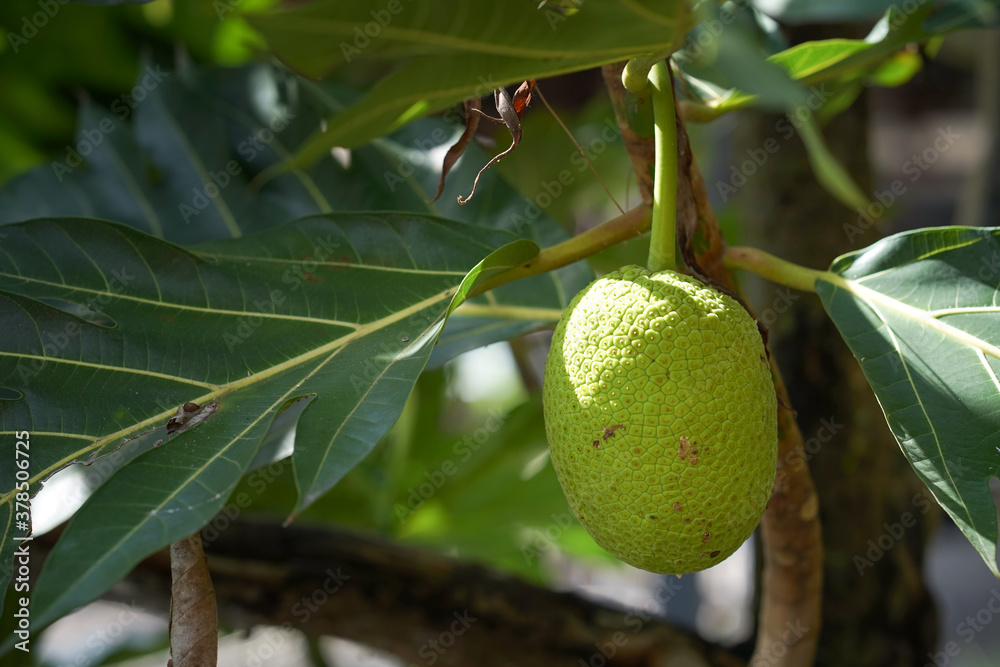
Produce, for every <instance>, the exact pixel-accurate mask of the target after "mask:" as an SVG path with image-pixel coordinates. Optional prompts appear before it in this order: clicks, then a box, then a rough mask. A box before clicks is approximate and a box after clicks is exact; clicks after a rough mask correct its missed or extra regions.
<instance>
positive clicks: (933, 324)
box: [819, 272, 1000, 553]
mask: <svg viewBox="0 0 1000 667" xmlns="http://www.w3.org/2000/svg"><path fill="white" fill-rule="evenodd" d="M819 279H820V280H823V281H826V282H829V283H830V284H832V285H833V286H834V287H837V288H839V289H843V290H845V291H846V292H848V293H849V294H853V295H855V296H856V297H858V298H859V299H861V300H862V301H864V302H865V303H867V304H868V306H869V307H870V308H872V310H873V311H874V312H875V313H876V314H877V315H878V317H879V319H880V320H881V321H882V323H883V324H884V325H885V327H886V331H888V333H889V336H890V338H891V341H892V345H893V348H894V349H895V351H896V353H897V354H898V355H899V358H900V361H901V363H902V365H903V369H904V371H905V372H906V379H907V381H908V382H909V384H910V386H911V387H912V389H913V394H914V396H916V398H917V402H918V404H919V405H920V410H921V412H923V415H924V418H925V419H926V420H927V424H928V425H929V426H930V429H931V434H932V435H933V437H934V444H935V445H936V446H937V450H938V456H939V457H940V460H941V462H942V464H943V465H942V467H943V468H944V470H945V473H946V474H947V475H948V481H949V482H950V483H951V487H952V488H953V489H954V490H955V493H956V494H957V495H958V500H959V501H960V502H961V504H962V510H963V511H964V513H965V518H966V519H967V520H968V523H969V525H970V526H971V525H975V523H976V522H975V521H974V520H973V518H972V514H971V512H970V511H969V506H968V503H967V502H966V500H965V497H964V496H963V494H962V490H961V488H960V487H959V485H958V484H957V483H956V482H955V478H954V477H953V476H952V473H951V467H950V466H948V465H947V464H946V461H947V459H946V458H945V455H944V448H943V447H942V444H941V439H940V438H939V437H938V434H937V429H936V428H935V426H934V423H933V421H932V420H931V419H930V416H929V415H928V414H927V410H926V408H925V407H924V403H923V400H922V399H921V397H920V393H919V391H918V390H917V386H916V383H914V381H913V377H912V376H911V375H910V369H909V364H907V362H906V355H905V354H903V350H902V347H901V346H900V345H899V344H898V341H897V340H896V335H895V332H894V331H893V329H892V327H891V326H889V324H888V322H886V321H885V318H884V316H883V315H882V312H881V311H880V310H879V309H878V308H877V307H876V305H875V304H880V305H883V306H885V307H886V308H889V309H890V310H894V311H895V312H897V313H899V314H900V315H902V316H903V317H906V318H909V319H912V320H914V321H916V322H918V323H920V324H923V325H924V326H926V327H928V328H930V329H934V330H935V331H937V332H938V333H941V334H942V335H943V336H945V337H947V338H951V339H952V340H954V341H956V342H958V343H960V344H964V345H966V346H967V347H970V348H972V349H974V350H976V351H977V352H978V353H979V354H981V355H983V356H984V358H985V355H986V354H987V353H989V355H990V356H992V357H994V358H996V359H1000V349H998V348H997V347H996V346H994V345H990V344H989V343H986V342H985V341H982V340H980V339H978V338H976V337H975V336H972V335H971V334H968V333H966V332H964V331H962V330H961V329H958V328H956V327H953V326H951V325H950V324H947V323H945V322H941V321H940V320H939V319H937V318H935V317H933V316H932V315H931V314H930V313H929V312H928V311H924V310H920V309H919V308H915V307H914V306H910V305H908V304H905V303H903V302H901V301H898V300H896V299H893V298H892V297H889V296H887V295H885V294H882V293H881V292H877V291H875V290H873V289H871V288H868V287H865V286H864V285H861V284H860V283H858V282H857V281H855V280H851V279H847V278H843V277H842V276H839V275H837V274H834V273H830V272H826V273H824V274H822V276H821V277H820V278H819ZM993 375H994V382H996V381H997V380H996V374H995V373H994V374H993ZM963 532H964V531H963ZM970 539H971V538H970ZM977 540H978V541H979V543H980V545H981V546H983V547H984V548H985V547H986V545H985V543H984V542H983V540H982V537H981V536H978V534H977ZM980 553H986V552H985V551H983V550H982V549H980Z"/></svg>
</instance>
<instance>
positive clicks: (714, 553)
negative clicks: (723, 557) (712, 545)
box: [709, 551, 722, 558]
mask: <svg viewBox="0 0 1000 667" xmlns="http://www.w3.org/2000/svg"><path fill="white" fill-rule="evenodd" d="M720 553H722V552H721V551H713V552H712V553H711V554H709V555H710V556H711V557H712V558H715V557H716V556H718V555H719V554H720Z"/></svg>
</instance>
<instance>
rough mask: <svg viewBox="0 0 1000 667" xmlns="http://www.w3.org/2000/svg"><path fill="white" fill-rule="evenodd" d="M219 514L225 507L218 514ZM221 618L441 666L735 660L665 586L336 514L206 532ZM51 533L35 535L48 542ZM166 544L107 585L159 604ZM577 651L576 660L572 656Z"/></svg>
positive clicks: (629, 666) (710, 664)
mask: <svg viewBox="0 0 1000 667" xmlns="http://www.w3.org/2000/svg"><path fill="white" fill-rule="evenodd" d="M220 516H221V515H220ZM203 536H206V537H208V536H210V537H212V538H213V539H212V540H211V541H210V542H207V543H206V545H205V554H206V555H207V557H208V568H209V571H210V573H211V577H212V581H213V583H214V586H215V595H216V599H217V601H218V609H219V618H220V621H221V623H222V624H223V625H224V626H228V627H230V628H238V629H239V628H252V627H255V626H270V628H271V629H270V630H268V632H269V633H272V635H269V636H268V637H266V639H267V641H269V643H270V644H272V645H278V644H281V643H284V642H286V641H288V640H289V639H290V638H291V637H292V636H293V633H294V632H296V631H301V632H303V633H305V634H306V635H308V636H311V637H315V636H319V635H332V636H336V637H341V638H343V639H348V640H351V641H355V642H358V643H360V644H364V645H366V646H369V647H372V648H375V649H379V650H382V651H386V652H389V653H392V654H394V655H396V656H397V657H399V658H400V659H401V660H403V661H404V662H406V663H407V664H412V663H415V664H430V663H429V661H430V658H431V657H432V656H433V658H434V660H433V662H434V664H436V665H441V666H444V667H457V666H459V665H477V666H480V667H508V666H511V665H516V666H518V667H579V666H580V665H581V664H584V665H597V664H603V665H607V667H666V666H668V665H690V666H692V667H737V666H739V665H742V664H744V663H743V661H741V660H739V659H738V658H736V657H735V656H734V655H732V654H731V653H729V652H728V651H726V650H725V649H722V648H719V647H717V646H713V645H712V644H709V643H706V642H704V641H702V640H701V639H699V638H698V637H696V636H695V635H693V634H691V633H689V632H687V631H684V630H681V629H677V628H674V627H672V626H670V625H668V624H666V623H664V622H663V621H662V620H659V619H658V618H656V615H655V609H657V608H658V607H659V606H660V604H662V602H663V598H665V599H669V596H670V590H669V581H671V580H668V582H667V585H666V591H665V593H664V594H653V595H651V596H650V600H649V604H648V605H645V604H644V605H641V606H640V608H638V609H635V610H631V611H630V610H626V609H615V608H613V607H609V606H606V605H602V604H598V603H596V602H592V601H589V600H586V599H584V598H581V597H580V596H578V595H575V594H572V593H560V592H557V591H552V590H549V589H547V588H543V587H539V586H534V585H532V584H529V583H526V582H524V581H522V580H520V579H517V578H515V577H511V576H508V575H505V574H502V573H499V572H497V571H495V570H491V569H489V568H486V567H483V566H481V565H476V564H473V563H469V562H466V561H460V560H456V559H453V558H449V557H447V556H443V555H440V554H437V553H433V552H430V551H427V550H424V549H420V548H416V547H413V546H409V545H405V544H401V543H399V542H397V541H390V540H388V539H385V538H381V537H375V536H369V535H362V534H359V533H354V532H349V531H345V530H340V529H334V528H309V527H302V526H297V525H293V526H291V527H288V528H283V527H281V526H280V525H279V524H277V523H263V522H261V521H255V520H248V519H245V518H241V519H240V520H238V521H236V522H234V523H232V524H229V525H228V527H226V528H225V529H224V530H221V531H216V530H215V529H214V528H213V529H210V530H209V531H207V532H205V533H203ZM56 537H57V535H54V534H51V533H50V534H48V535H45V536H42V537H41V538H40V539H39V542H38V544H39V547H41V548H46V547H47V548H51V545H52V544H54V543H55V540H56ZM170 585H171V575H170V557H169V554H168V553H167V551H166V550H164V551H161V552H159V553H157V554H154V555H153V556H150V557H149V558H147V559H146V560H145V561H143V562H142V563H141V564H140V565H139V566H138V567H136V569H135V570H134V571H133V572H132V573H131V574H130V575H129V576H128V577H127V578H126V579H125V580H124V581H123V582H121V583H120V584H118V585H117V586H116V587H115V588H114V589H112V591H111V593H110V594H109V596H108V597H110V598H112V599H118V600H121V601H126V602H131V601H135V602H137V603H138V604H139V605H140V606H143V607H145V608H149V609H161V610H166V608H167V606H168V601H169V596H170ZM581 660H582V661H583V662H582V663H581V662H580V661H581Z"/></svg>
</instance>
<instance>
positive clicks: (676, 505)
mask: <svg viewBox="0 0 1000 667" xmlns="http://www.w3.org/2000/svg"><path fill="white" fill-rule="evenodd" d="M674 509H675V510H677V511H678V512H680V511H681V510H683V509H684V506H683V505H681V504H680V503H679V502H675V503H674Z"/></svg>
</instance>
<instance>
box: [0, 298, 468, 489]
mask: <svg viewBox="0 0 1000 667" xmlns="http://www.w3.org/2000/svg"><path fill="white" fill-rule="evenodd" d="M457 290H458V286H455V287H450V288H448V289H446V290H443V291H441V292H438V293H437V294H435V295H433V296H430V297H428V298H426V299H423V300H422V301H419V302H417V303H415V304H411V305H410V306H407V307H406V308H404V309H402V310H398V311H396V312H394V313H392V314H391V315H387V316H386V317H383V318H381V319H378V320H375V321H373V322H369V323H368V324H364V325H361V326H360V327H359V328H358V329H356V330H354V331H352V332H350V333H348V334H346V335H344V336H342V337H340V338H338V339H336V340H333V341H331V342H329V343H327V344H326V345H323V346H320V347H318V348H315V349H313V350H310V351H309V352H303V353H302V354H300V355H298V356H296V357H292V358H291V359H288V360H286V361H284V362H282V363H280V364H277V365H275V366H271V367H270V368H267V369H265V370H262V371H260V372H258V373H254V374H253V375H251V376H249V377H245V378H240V379H238V380H235V381H233V382H230V383H227V384H224V385H220V386H219V388H218V389H216V390H215V391H212V392H209V393H207V394H204V395H202V396H199V397H195V398H192V399H190V400H191V401H192V402H195V403H205V402H207V401H211V400H213V399H215V398H218V397H220V396H223V395H225V394H227V393H230V392H233V391H236V390H239V389H243V388H245V387H249V386H252V385H254V384H257V383H259V382H263V381H264V380H267V379H269V378H271V377H273V376H275V375H278V374H280V373H282V372H284V371H286V370H289V369H291V368H294V367H295V366H298V365H300V364H303V363H305V362H307V361H310V360H311V359H314V358H316V357H318V356H321V355H323V354H326V353H328V352H333V351H334V350H337V349H338V348H341V347H343V346H345V345H347V344H348V343H351V342H353V341H355V340H357V339H359V338H362V337H364V336H366V335H368V334H369V333H371V332H373V331H377V330H379V329H383V328H385V327H387V326H389V325H390V324H394V323H395V322H398V321H399V320H402V319H404V318H406V317H408V316H410V315H412V314H414V313H417V312H420V311H421V310H423V309H425V308H429V307H430V306H433V305H434V304H436V303H439V302H441V301H444V300H446V299H450V298H451V297H453V296H454V295H455V293H456V292H457ZM174 412H176V408H171V409H169V410H164V411H162V412H160V413H159V414H156V415H153V416H151V417H148V418H147V419H144V420H143V421H141V422H137V423H135V424H133V425H131V426H129V427H127V428H124V429H121V430H119V431H116V432H115V433H111V434H109V435H106V436H103V437H101V438H98V439H96V440H94V441H92V442H91V443H90V444H89V445H88V446H86V447H84V448H82V449H78V450H76V451H74V452H72V453H71V454H69V455H67V456H65V457H63V458H62V459H60V460H59V461H56V462H54V463H52V464H50V465H48V466H46V467H45V468H44V469H43V470H40V471H39V472H38V473H36V474H35V475H34V476H32V477H31V478H30V479H29V480H28V483H29V484H31V485H33V484H35V483H37V482H39V481H41V480H42V479H45V478H46V477H48V476H49V475H51V474H52V473H54V472H56V471H58V470H60V469H62V468H63V467H65V466H67V465H70V464H72V463H74V462H75V461H76V460H77V459H79V458H80V457H81V456H83V455H85V454H87V453H89V452H92V451H94V450H97V449H100V448H101V447H103V446H105V445H106V444H108V443H110V442H113V441H115V440H118V439H120V438H125V437H128V436H129V435H130V434H132V433H135V432H136V431H139V430H142V429H144V428H147V427H151V426H153V425H154V424H156V423H157V422H160V421H162V420H163V419H165V418H168V417H170V416H171V415H173V414H174ZM64 435H70V436H76V437H89V436H86V435H83V434H64ZM15 493H16V489H13V490H11V491H10V492H9V493H6V494H0V505H4V504H6V503H9V502H10V499H11V498H13V497H14V494H15Z"/></svg>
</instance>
